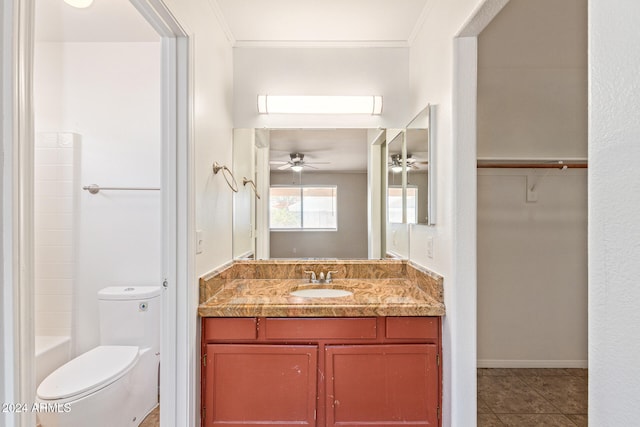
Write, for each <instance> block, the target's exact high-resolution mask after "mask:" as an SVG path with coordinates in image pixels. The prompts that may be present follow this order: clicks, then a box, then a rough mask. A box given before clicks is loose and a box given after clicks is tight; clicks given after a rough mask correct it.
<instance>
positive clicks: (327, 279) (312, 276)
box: [304, 270, 338, 283]
mask: <svg viewBox="0 0 640 427" xmlns="http://www.w3.org/2000/svg"><path fill="white" fill-rule="evenodd" d="M337 272H338V271H336V270H332V271H328V272H327V275H326V276H325V275H324V271H321V272H320V276H316V272H315V271H311V270H309V271H305V272H304V274H308V275H309V283H331V282H332V281H333V278H332V277H331V275H332V274H336V273H337Z"/></svg>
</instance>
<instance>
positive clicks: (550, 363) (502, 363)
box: [478, 359, 589, 369]
mask: <svg viewBox="0 0 640 427" xmlns="http://www.w3.org/2000/svg"><path fill="white" fill-rule="evenodd" d="M588 366H589V361H588V360H499V359H478V368H583V369H585V368H587V367H588Z"/></svg>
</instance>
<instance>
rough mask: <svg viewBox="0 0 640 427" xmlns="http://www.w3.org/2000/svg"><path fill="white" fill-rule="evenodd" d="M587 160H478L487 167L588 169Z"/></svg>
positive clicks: (480, 165) (481, 166)
mask: <svg viewBox="0 0 640 427" xmlns="http://www.w3.org/2000/svg"><path fill="white" fill-rule="evenodd" d="M588 167H589V166H588V163H587V162H574V163H549V162H544V163H543V162H527V163H507V162H490V161H481V160H478V168H487V169H510V168H514V169H516V168H520V169H526V168H529V169H534V168H537V169H565V168H570V169H571V168H575V169H586V168H588Z"/></svg>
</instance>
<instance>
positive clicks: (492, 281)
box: [477, 0, 587, 367]
mask: <svg viewBox="0 0 640 427" xmlns="http://www.w3.org/2000/svg"><path fill="white" fill-rule="evenodd" d="M478 64H479V68H478V157H503V158H514V159H518V158H534V159H536V158H537V159H541V158H550V159H562V158H565V159H566V158H567V157H574V158H580V157H581V158H586V156H587V1H586V0H564V1H556V0H539V1H535V2H532V1H529V0H511V1H510V2H509V3H508V4H507V5H506V6H505V8H504V9H503V10H502V11H501V12H500V14H499V15H498V16H497V17H496V18H495V19H494V21H493V22H492V23H491V24H490V25H489V26H488V27H487V28H486V29H485V30H484V31H483V32H482V34H481V35H480V37H479V40H478ZM534 184H535V185H536V193H537V197H538V200H537V201H536V202H527V201H526V190H527V186H529V187H530V186H531V185H534ZM477 318H478V364H479V366H488V367H571V366H573V367H578V366H583V367H586V361H587V173H586V171H585V170H584V169H583V170H576V169H570V170H568V171H564V172H561V171H558V170H549V169H517V170H515V169H510V170H504V169H503V170H498V169H479V172H478V317H477Z"/></svg>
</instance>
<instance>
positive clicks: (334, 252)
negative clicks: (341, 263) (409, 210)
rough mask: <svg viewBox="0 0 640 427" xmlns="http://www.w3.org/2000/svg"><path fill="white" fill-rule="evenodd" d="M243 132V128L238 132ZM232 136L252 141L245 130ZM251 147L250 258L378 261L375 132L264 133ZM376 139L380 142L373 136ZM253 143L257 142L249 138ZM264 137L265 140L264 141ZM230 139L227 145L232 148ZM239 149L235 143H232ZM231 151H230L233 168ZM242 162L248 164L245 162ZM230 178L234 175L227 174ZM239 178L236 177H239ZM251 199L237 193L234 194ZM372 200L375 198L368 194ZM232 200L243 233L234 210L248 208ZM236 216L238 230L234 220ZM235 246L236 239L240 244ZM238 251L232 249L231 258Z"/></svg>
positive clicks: (379, 144) (380, 140)
mask: <svg viewBox="0 0 640 427" xmlns="http://www.w3.org/2000/svg"><path fill="white" fill-rule="evenodd" d="M242 131H246V132H247V133H246V134H243V132H242ZM252 131H253V132H254V133H255V132H257V131H258V130H253V129H247V130H236V131H235V132H234V139H235V138H236V137H238V138H243V139H245V140H250V139H251V132H252ZM260 131H262V132H263V133H264V134H267V137H266V138H261V140H262V145H261V146H257V147H256V149H255V153H254V156H255V165H256V166H255V167H256V170H255V175H254V176H255V178H256V184H257V187H258V189H259V191H260V193H261V199H259V200H257V199H255V198H254V201H253V202H252V203H254V206H255V217H254V219H253V226H252V227H250V228H252V229H253V230H254V234H253V235H254V236H255V238H252V239H253V240H252V242H251V243H250V245H252V247H253V248H254V249H255V257H256V258H257V259H265V258H274V259H278V258H340V259H367V258H376V259H377V258H380V254H381V252H382V250H381V249H380V246H381V242H382V241H383V240H384V239H382V238H381V237H380V235H381V233H382V232H383V229H382V227H381V225H380V224H381V222H383V220H382V219H381V218H382V212H383V211H382V201H381V197H380V195H381V194H383V188H382V172H381V170H382V169H381V162H382V161H383V159H384V158H385V157H384V156H383V155H382V154H381V153H382V150H383V147H384V132H383V131H381V130H379V129H269V130H263V129H261V130H260ZM380 135H382V137H381V136H380ZM253 140H254V142H255V143H256V145H258V144H257V142H258V139H256V138H255V135H253ZM265 140H266V141H265ZM235 146H236V141H234V147H235ZM238 146H242V144H240V143H238ZM235 155H236V151H235V150H234V165H235V164H236V160H235ZM243 161H245V162H246V161H247V159H244V160H243ZM234 173H235V171H234ZM241 178H242V177H239V178H238V179H241ZM242 192H244V193H245V194H250V192H249V190H248V189H244V188H241V190H240V191H239V193H242ZM375 196H377V197H375ZM234 197H237V198H238V200H239V202H238V203H235V202H234V246H235V245H236V235H235V234H236V232H239V233H243V237H242V238H241V239H242V240H245V241H246V236H247V234H246V233H245V232H244V231H243V230H244V226H241V224H243V223H242V222H241V221H240V218H245V219H246V218H251V216H250V215H247V214H246V212H245V213H243V212H238V213H237V214H236V212H235V209H236V208H238V209H239V210H241V211H242V210H246V209H253V208H252V207H251V206H250V205H249V204H248V203H247V202H246V201H245V202H244V203H240V200H241V196H239V195H238V196H234ZM236 217H238V219H239V221H238V227H236V226H235V222H236V221H235V219H236ZM240 245H242V242H238V246H239V247H240ZM240 254H241V251H236V250H235V249H234V257H236V256H237V255H240Z"/></svg>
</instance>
